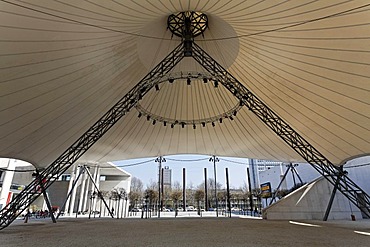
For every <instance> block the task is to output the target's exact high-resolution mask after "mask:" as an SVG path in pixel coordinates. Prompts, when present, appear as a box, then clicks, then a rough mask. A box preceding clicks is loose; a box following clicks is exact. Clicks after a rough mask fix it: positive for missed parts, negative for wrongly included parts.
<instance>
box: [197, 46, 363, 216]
mask: <svg viewBox="0 0 370 247" xmlns="http://www.w3.org/2000/svg"><path fill="white" fill-rule="evenodd" d="M192 52H193V58H194V59H195V60H196V61H197V62H198V63H199V64H201V65H202V66H203V67H204V68H205V69H206V70H207V71H208V72H209V73H211V74H212V75H213V76H214V77H216V78H218V80H219V82H220V83H221V84H222V85H223V86H225V87H226V88H227V89H228V90H229V91H230V92H231V93H232V94H233V95H234V96H235V97H237V98H238V99H239V100H240V101H241V102H242V103H243V104H244V105H245V106H246V107H247V108H248V109H249V110H250V111H251V112H253V113H254V114H255V115H256V116H257V117H258V118H259V119H260V120H261V121H262V122H264V123H265V124H266V125H267V126H268V127H269V128H270V129H271V130H272V131H273V132H275V133H276V134H277V135H278V136H279V137H280V138H281V139H283V140H284V142H285V143H287V144H288V145H289V146H290V147H291V148H293V149H294V150H295V151H296V152H297V153H298V154H299V155H300V156H301V157H302V158H304V159H305V160H306V161H307V162H308V163H309V164H310V165H312V166H313V167H314V168H315V169H316V170H317V171H318V172H319V173H320V174H321V175H323V176H324V177H325V178H326V179H327V180H328V181H329V182H330V183H331V184H332V185H334V186H337V188H338V190H339V191H340V192H342V193H343V194H344V195H345V196H346V197H347V198H348V199H349V200H350V201H351V202H352V203H353V204H354V205H357V206H358V207H359V205H358V200H357V194H358V193H362V194H363V195H364V198H363V200H364V204H365V205H366V206H367V210H364V209H363V208H361V207H359V209H360V210H361V211H363V212H364V213H365V214H366V215H367V216H369V217H370V211H369V206H370V197H369V195H368V194H367V193H366V192H365V191H364V190H362V189H361V188H360V187H359V186H358V185H357V184H356V183H355V182H353V181H352V180H351V179H350V178H349V177H348V176H346V175H345V174H343V172H342V170H341V169H339V168H338V167H336V166H334V165H333V164H332V163H331V162H330V161H329V160H328V159H327V158H326V157H325V156H324V155H323V154H321V153H320V152H319V151H318V150H317V149H316V148H314V147H313V146H312V145H311V144H310V143H309V142H308V141H307V140H305V139H304V138H303V137H302V136H301V135H300V134H299V133H298V132H296V131H295V130H294V129H293V128H292V127H291V126H290V125H289V124H288V123H286V122H285V121H284V120H283V119H282V118H280V117H279V116H278V115H277V114H276V113H275V112H273V111H272V110H271V109H270V108H269V107H268V106H267V105H266V104H265V103H263V102H262V101H261V100H260V99H259V98H257V96H256V95H254V94H253V93H252V92H251V91H249V90H248V89H247V88H246V87H245V86H244V85H243V84H241V83H240V82H239V81H238V80H237V79H236V78H235V77H234V76H232V75H231V74H230V73H229V72H228V71H227V70H225V69H224V68H223V67H222V66H221V65H220V64H219V63H217V62H216V61H215V60H214V59H213V58H212V57H211V56H210V55H208V54H207V53H206V52H205V51H204V50H203V49H202V48H201V47H200V46H198V45H197V44H195V43H194V44H193V50H192ZM337 179H338V180H339V182H337Z"/></svg>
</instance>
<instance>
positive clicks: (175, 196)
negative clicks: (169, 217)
mask: <svg viewBox="0 0 370 247" xmlns="http://www.w3.org/2000/svg"><path fill="white" fill-rule="evenodd" d="M181 198H182V192H181V190H173V191H172V192H171V199H172V201H173V202H174V203H175V212H176V213H175V215H176V216H177V208H178V202H179V200H180V199H181Z"/></svg>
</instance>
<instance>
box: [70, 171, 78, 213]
mask: <svg viewBox="0 0 370 247" xmlns="http://www.w3.org/2000/svg"><path fill="white" fill-rule="evenodd" d="M75 169H76V170H75V174H76V177H78V175H79V174H80V172H81V171H80V170H81V169H80V167H79V165H77V164H76V166H75ZM78 183H79V182H78ZM77 187H78V184H76V186H75V187H74V189H73V191H72V196H71V202H70V207H69V210H68V214H69V215H72V214H73V211H74V207H75V201H76V192H77Z"/></svg>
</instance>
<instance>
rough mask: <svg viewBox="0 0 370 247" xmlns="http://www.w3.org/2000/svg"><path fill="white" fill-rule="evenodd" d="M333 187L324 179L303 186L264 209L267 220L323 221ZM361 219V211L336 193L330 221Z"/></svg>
mask: <svg viewBox="0 0 370 247" xmlns="http://www.w3.org/2000/svg"><path fill="white" fill-rule="evenodd" d="M332 190H333V186H332V185H331V184H330V183H329V182H328V181H327V180H326V179H324V178H323V177H321V178H319V179H317V180H315V181H313V182H311V183H309V184H306V185H305V186H302V187H301V188H299V189H298V190H296V191H294V192H293V193H291V194H289V195H287V196H286V197H284V198H282V199H281V200H279V201H278V202H277V203H274V204H273V205H271V206H269V207H267V208H265V209H263V217H264V218H265V219H284V220H322V219H323V218H324V215H325V211H326V208H327V205H328V203H329V199H330V195H331V192H332ZM352 214H353V215H355V217H356V219H361V218H362V216H361V212H360V210H359V209H358V208H357V207H356V206H354V205H353V204H352V203H350V202H349V200H348V199H347V198H346V197H344V196H343V195H342V194H341V193H340V192H338V193H336V196H335V198H334V202H333V206H332V209H331V211H330V214H329V217H328V219H348V220H351V215H352Z"/></svg>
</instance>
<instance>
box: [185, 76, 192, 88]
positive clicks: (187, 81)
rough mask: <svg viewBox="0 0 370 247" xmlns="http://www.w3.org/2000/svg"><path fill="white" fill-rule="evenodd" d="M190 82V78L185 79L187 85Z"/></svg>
mask: <svg viewBox="0 0 370 247" xmlns="http://www.w3.org/2000/svg"><path fill="white" fill-rule="evenodd" d="M190 83H191V79H190V78H189V77H188V79H187V80H186V84H188V86H190Z"/></svg>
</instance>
